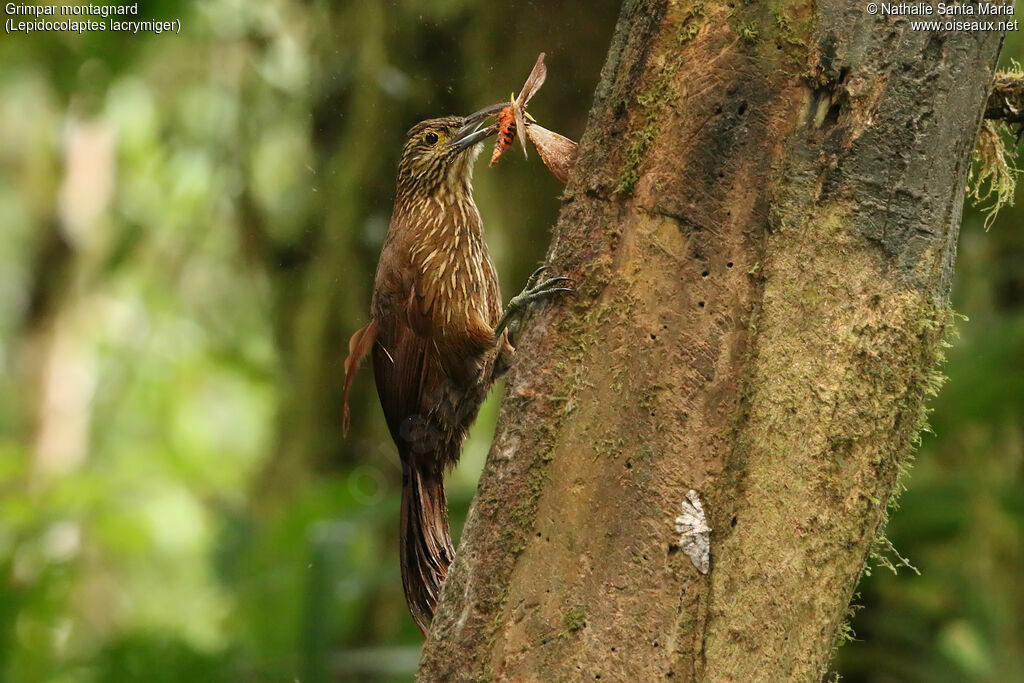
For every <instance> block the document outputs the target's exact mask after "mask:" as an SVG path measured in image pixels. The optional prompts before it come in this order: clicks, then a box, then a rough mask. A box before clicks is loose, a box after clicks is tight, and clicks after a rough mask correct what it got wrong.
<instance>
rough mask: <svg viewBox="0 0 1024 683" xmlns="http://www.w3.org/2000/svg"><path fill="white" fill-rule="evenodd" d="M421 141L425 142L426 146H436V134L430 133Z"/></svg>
mask: <svg viewBox="0 0 1024 683" xmlns="http://www.w3.org/2000/svg"><path fill="white" fill-rule="evenodd" d="M423 139H424V140H426V141H427V144H428V145H436V144H437V133H434V132H430V133H427V134H426V135H424V136H423Z"/></svg>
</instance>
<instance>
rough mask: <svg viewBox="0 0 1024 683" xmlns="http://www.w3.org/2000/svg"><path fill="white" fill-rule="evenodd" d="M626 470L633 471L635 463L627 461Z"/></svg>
mask: <svg viewBox="0 0 1024 683" xmlns="http://www.w3.org/2000/svg"><path fill="white" fill-rule="evenodd" d="M626 469H627V470H631V469H633V463H632V462H630V461H629V460H627V461H626Z"/></svg>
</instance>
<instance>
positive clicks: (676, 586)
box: [420, 0, 1001, 681]
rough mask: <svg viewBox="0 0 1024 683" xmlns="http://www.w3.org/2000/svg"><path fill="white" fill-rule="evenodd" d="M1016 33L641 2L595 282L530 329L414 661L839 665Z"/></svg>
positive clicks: (943, 309) (461, 667)
mask: <svg viewBox="0 0 1024 683" xmlns="http://www.w3.org/2000/svg"><path fill="white" fill-rule="evenodd" d="M1000 43H1001V35H999V34H997V33H971V32H949V33H942V32H940V33H936V32H924V31H920V32H915V31H912V30H911V27H910V23H909V21H904V20H895V19H892V18H884V17H876V16H870V15H868V14H867V13H866V12H865V11H864V7H863V3H860V2H854V1H853V0H841V1H840V0H826V1H825V2H819V3H810V2H786V1H777V2H773V3H767V4H761V3H753V4H749V5H748V4H743V3H739V2H735V3H734V2H724V1H719V0H705V1H703V2H701V1H699V0H698V1H696V2H678V3H676V2H663V1H657V0H647V1H644V0H636V1H631V2H627V4H626V7H625V8H624V9H623V13H622V16H621V19H620V21H619V24H618V27H617V29H616V32H615V37H614V39H613V43H612V46H611V50H610V53H609V57H608V61H607V63H606V66H605V69H604V71H603V74H602V79H601V83H600V85H599V86H598V90H597V94H596V99H595V102H594V106H593V109H592V111H591V116H590V120H589V123H588V126H587V130H586V133H585V134H584V136H583V140H582V142H581V148H580V153H581V156H580V161H579V164H578V166H577V167H576V169H575V170H574V172H573V175H572V176H571V178H570V180H569V185H568V187H567V189H566V194H565V197H564V206H563V209H562V214H561V217H560V219H559V221H558V224H557V226H556V229H555V237H554V241H553V244H552V246H551V249H550V251H549V254H548V258H549V262H550V263H551V264H552V265H553V267H554V268H555V270H557V271H559V272H562V273H566V274H568V275H570V276H572V277H573V278H575V279H576V281H577V282H578V289H579V291H578V296H577V297H576V298H575V299H574V300H572V301H564V302H559V303H556V304H549V305H546V306H545V307H543V308H542V309H541V310H538V311H536V312H535V313H534V314H533V315H532V317H531V319H529V320H527V321H526V323H525V325H524V332H523V334H522V338H521V339H520V340H519V349H520V353H519V360H518V362H517V365H516V367H515V368H514V370H513V371H512V374H511V378H510V380H509V382H508V386H507V390H506V397H505V402H504V405H503V407H502V414H501V418H500V422H499V425H498V429H497V433H496V436H495V441H494V445H493V447H492V450H491V453H490V456H489V458H488V462H487V467H486V469H485V472H484V475H483V477H482V479H481V482H480V488H479V491H478V494H477V498H476V501H475V503H474V507H473V511H472V513H471V516H470V519H469V521H468V523H467V526H466V529H465V532H464V535H463V537H462V542H461V547H460V549H459V552H458V556H457V558H456V562H455V565H454V567H453V569H452V572H451V574H450V576H449V579H448V582H447V584H446V586H445V590H444V594H443V597H442V599H441V603H440V605H439V609H438V614H437V617H436V620H435V623H434V627H433V630H432V633H431V636H430V638H429V640H428V642H427V644H426V648H425V651H424V655H423V661H422V664H421V669H420V678H421V680H583V679H595V678H604V679H606V680H637V681H640V680H643V681H646V680H656V679H660V678H665V677H667V676H671V677H673V678H674V679H675V680H787V679H795V680H808V679H815V678H819V677H821V676H822V674H823V673H824V671H825V669H826V667H827V665H828V660H829V655H830V651H831V647H832V644H833V642H834V640H835V638H836V634H837V632H838V631H839V627H840V625H841V624H842V623H843V621H844V618H845V616H846V612H847V609H848V604H849V601H850V599H851V596H852V594H853V591H854V588H855V586H856V584H857V580H858V578H859V577H860V575H861V572H862V570H863V568H864V566H865V561H866V558H867V556H868V554H869V552H870V551H871V549H872V547H873V545H874V543H875V539H876V537H877V535H878V534H879V533H880V528H881V525H882V524H883V522H884V519H885V510H886V506H887V504H888V503H889V501H890V499H891V498H892V496H893V495H894V493H895V492H896V489H897V485H898V484H897V480H898V476H899V472H900V470H901V468H902V467H903V465H904V463H905V462H906V460H907V458H908V457H909V452H910V450H911V448H912V444H913V442H914V439H915V437H916V435H917V432H918V429H919V427H920V425H921V420H922V415H923V404H924V401H925V399H926V396H927V395H928V394H929V392H930V391H932V390H933V389H934V388H935V386H936V384H937V380H936V378H937V377H938V374H937V372H936V366H937V363H938V361H939V359H940V356H941V346H942V339H943V331H944V329H945V327H946V323H947V320H948V317H949V314H948V304H947V295H948V292H949V287H950V280H951V275H952V266H953V260H954V255H955V245H956V238H957V232H958V228H959V223H960V217H961V208H962V201H963V197H964V184H965V181H966V178H967V174H968V169H969V165H970V159H971V149H972V144H973V142H974V138H975V135H976V133H977V130H978V126H979V123H980V120H981V117H982V114H983V111H984V108H985V101H986V94H987V92H988V88H989V86H990V83H991V79H992V73H993V68H994V65H995V60H996V57H997V54H998V51H999V47H1000ZM548 87H552V88H553V87H557V84H556V83H555V82H551V83H549V85H548ZM690 489H694V490H696V491H697V492H698V494H699V496H700V499H701V500H702V501H703V506H704V510H705V511H706V513H707V520H708V524H709V526H710V527H711V529H712V532H711V535H710V539H711V565H710V566H711V569H710V572H709V573H708V574H706V575H704V574H702V573H700V572H699V571H698V569H696V568H695V566H694V564H693V563H691V561H690V559H689V558H688V557H687V555H686V554H685V553H683V552H679V534H678V532H677V530H676V527H675V519H676V517H677V516H678V515H679V514H680V512H681V506H682V503H683V501H684V498H685V496H686V492H687V491H688V490H690Z"/></svg>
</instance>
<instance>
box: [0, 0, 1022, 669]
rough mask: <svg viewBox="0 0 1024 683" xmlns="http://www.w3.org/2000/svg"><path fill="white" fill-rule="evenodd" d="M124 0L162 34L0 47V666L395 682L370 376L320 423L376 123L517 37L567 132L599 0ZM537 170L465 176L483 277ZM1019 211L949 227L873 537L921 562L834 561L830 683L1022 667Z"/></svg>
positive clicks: (481, 436)
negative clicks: (956, 230)
mask: <svg viewBox="0 0 1024 683" xmlns="http://www.w3.org/2000/svg"><path fill="white" fill-rule="evenodd" d="M140 5H141V3H140ZM143 10H144V12H145V13H146V14H147V15H148V16H149V17H152V18H178V19H180V20H181V22H182V27H183V28H182V32H181V34H180V35H172V34H163V35H159V36H157V35H143V34H140V35H137V36H127V35H111V34H86V35H81V36H79V35H61V34H34V35H31V36H17V35H5V37H4V41H3V42H2V43H0V64H2V67H0V177H2V182H0V226H3V227H2V228H0V231H2V232H0V234H2V236H3V239H0V358H2V362H3V368H4V372H3V374H2V375H0V680H9V681H14V682H21V681H33V682H34V681H58V682H62V681H69V682H70V681H76V682H77V681H183V680H188V681H200V680H201V681H259V680H267V681H271V680H273V681H279V680H301V681H304V682H315V681H326V680H408V679H409V678H410V676H411V673H412V671H413V670H414V668H415V665H416V661H417V657H418V648H419V644H420V636H419V634H418V633H417V632H416V630H415V628H414V627H413V625H412V622H411V620H410V619H409V618H408V616H407V614H406V612H405V607H404V603H403V600H402V596H401V589H400V587H399V586H400V584H399V577H398V568H397V566H398V565H397V558H396V554H397V553H396V550H397V537H396V530H397V514H398V495H399V493H398V485H399V470H398V466H397V462H396V457H395V454H394V452H393V449H392V446H391V444H390V441H389V439H388V438H387V436H386V431H385V429H384V426H383V421H382V419H381V416H380V414H379V410H378V409H377V406H376V400H375V397H374V396H373V390H372V382H370V381H369V373H366V375H365V376H364V377H362V378H361V379H360V380H359V382H357V385H356V392H357V393H356V396H355V397H354V406H353V412H354V424H353V433H352V434H351V435H350V437H349V438H348V439H346V440H342V439H341V438H340V425H339V415H340V396H339V390H340V385H341V381H340V380H341V376H342V369H341V363H342V360H343V357H344V354H345V350H346V341H347V338H348V335H349V334H351V332H352V331H354V330H355V329H356V328H358V327H359V326H361V325H362V324H363V323H364V322H365V320H366V315H367V309H368V302H369V290H370V286H371V283H372V273H373V270H374V268H375V265H376V257H377V254H378V251H379V248H380V241H381V239H382V237H383V233H384V230H385V228H386V225H387V221H388V217H389V214H390V208H391V191H392V181H393V174H394V166H395V163H396V160H397V154H398V151H399V147H400V144H401V141H402V133H403V132H404V130H405V129H406V128H407V127H408V126H409V125H410V124H412V123H414V122H415V121H417V120H419V119H421V118H426V117H429V116H435V115H440V114H445V113H465V112H468V111H472V110H475V109H477V108H479V107H481V106H484V105H487V104H490V103H492V102H495V101H498V100H501V99H504V98H505V97H507V95H508V93H509V91H510V90H511V89H514V88H517V87H518V86H519V84H520V83H521V82H522V78H523V76H524V74H525V73H526V72H527V71H528V70H529V68H530V66H531V65H532V63H533V60H534V59H535V57H536V55H537V53H538V52H540V51H542V50H544V51H547V52H548V59H547V62H548V65H549V69H550V74H551V78H550V82H549V84H548V86H547V87H546V88H545V89H544V91H543V92H542V93H541V94H540V95H539V96H538V97H537V99H536V101H535V103H534V104H533V106H532V107H531V111H532V112H533V113H534V114H535V115H536V116H537V117H538V118H539V119H540V120H541V121H542V122H545V123H548V122H550V126H551V127H552V128H556V129H558V130H560V131H563V132H565V133H566V134H568V135H570V136H573V137H578V136H579V134H580V132H581V131H582V129H583V124H584V121H585V116H586V112H587V110H588V109H589V105H590V101H591V94H592V92H593V88H594V85H595V84H596V82H597V77H598V72H599V70H600V67H601V65H602V62H603V59H604V54H605V51H606V49H607V46H608V42H609V39H610V36H611V32H612V28H613V26H614V21H615V18H616V15H617V11H618V3H616V2H611V1H603V2H599V3H569V2H545V3H540V2H535V3H530V2H526V3H524V2H512V3H501V4H496V3H481V2H473V1H471V0H444V1H442V2H422V1H415V0H395V1H392V2H385V3H360V2H344V3H331V2H326V1H325V0H319V1H317V0H308V1H306V2H297V1H294V0H268V1H267V2H261V3H244V2H242V1H241V0H208V1H207V2H204V3H181V2H169V1H167V0H154V1H153V2H148V3H145V5H144V7H143ZM1021 49H1022V46H1021V43H1020V38H1019V37H1018V36H1016V35H1012V36H1010V37H1009V38H1008V41H1007V49H1006V51H1005V52H1006V55H1005V56H1006V58H1007V59H1009V58H1010V57H1013V56H1020V54H1021ZM538 164H539V161H538V160H537V159H536V157H535V155H532V156H531V159H530V160H529V161H527V162H524V161H522V160H521V159H515V158H514V155H508V160H506V161H503V162H502V164H501V166H499V167H498V168H497V169H492V170H487V171H484V170H483V169H481V170H480V171H479V172H478V173H477V182H476V195H477V200H478V203H479V204H480V207H481V213H482V214H483V216H484V219H485V224H486V226H487V230H488V239H489V242H490V244H491V248H492V251H493V252H494V256H495V259H496V261H497V263H498V268H499V271H500V275H501V279H502V282H503V283H505V288H506V289H507V290H509V289H517V283H521V282H522V281H523V280H524V279H525V277H526V275H527V274H528V273H529V272H530V271H531V270H532V269H533V268H534V266H535V264H536V262H537V261H538V260H539V259H540V258H541V257H542V255H543V253H544V251H545V248H546V244H547V231H548V229H549V227H550V226H551V225H552V224H553V222H554V218H555V216H556V214H557V211H558V208H559V207H558V200H557V196H558V193H559V191H560V185H559V184H558V182H557V181H555V180H554V179H552V178H551V177H549V176H548V174H547V173H545V172H542V171H539V167H538ZM1021 217H1022V214H1021V212H1020V211H1019V210H1006V211H1004V212H1003V214H1002V215H1001V216H1000V217H999V219H998V220H997V222H996V223H995V225H994V226H993V228H992V230H991V231H990V232H989V233H988V234H985V233H983V232H982V230H981V229H980V225H981V222H980V219H979V217H978V215H977V214H976V213H975V212H969V213H968V216H967V219H966V221H965V226H964V231H963V234H962V237H961V245H960V247H961V254H960V260H959V263H958V268H957V281H956V284H955V301H956V306H957V309H958V310H959V311H961V312H962V313H964V314H966V315H967V316H968V317H969V318H970V320H969V322H964V323H962V324H961V325H960V332H961V334H960V339H959V340H958V341H957V342H956V345H955V346H954V348H953V349H951V351H950V353H949V358H950V362H949V365H948V367H947V373H948V375H949V377H950V381H949V383H948V385H947V386H946V388H945V390H944V391H943V392H942V394H941V395H940V397H939V399H938V400H937V401H936V402H935V406H934V407H935V411H934V413H933V415H932V420H931V423H932V425H933V427H934V431H935V433H936V436H926V437H925V439H924V445H923V447H922V449H921V451H920V453H919V455H918V459H917V460H918V462H917V465H916V466H915V468H914V470H913V472H912V474H911V477H910V478H909V481H908V482H907V483H908V485H909V487H910V488H909V491H908V492H907V493H906V494H904V496H903V498H902V501H901V509H900V510H899V511H898V512H897V513H896V514H895V515H894V516H893V522H892V524H891V527H890V538H891V539H892V540H893V542H894V544H895V546H896V547H897V548H898V549H899V551H900V552H901V553H902V554H903V555H906V556H908V557H909V559H910V560H911V562H913V563H914V564H915V565H916V566H917V567H918V568H919V569H920V570H921V576H917V575H915V574H913V573H911V572H907V571H904V572H902V573H901V574H900V575H899V576H892V575H890V574H888V572H885V571H883V570H875V571H874V572H873V574H872V576H871V577H870V578H868V579H867V580H865V581H864V583H863V584H862V586H861V595H860V597H859V599H858V603H859V604H861V605H863V606H864V608H863V609H861V610H859V611H858V613H857V616H856V618H855V619H854V621H853V623H852V626H853V628H854V630H855V632H856V638H857V640H856V641H855V642H853V643H852V644H850V645H848V646H846V647H844V648H843V649H842V650H841V651H840V654H839V657H838V662H837V664H838V667H839V669H840V670H841V671H842V672H843V674H844V676H845V677H846V678H847V679H849V680H878V681H889V680H893V681H897V680H900V681H902V680H913V681H916V680H920V681H960V680H977V681H1003V680H1011V679H1016V680H1024V668H1022V667H1024V665H1022V661H1024V658H1022V657H1020V652H1021V651H1022V648H1024V619H1022V615H1024V589H1022V588H1021V586H1020V582H1019V581H1018V578H1019V577H1020V576H1021V575H1022V573H1024V551H1022V546H1021V540H1020V539H1021V537H1022V532H1024V529H1022V526H1024V494H1022V493H1021V484H1022V453H1024V434H1022V430H1021V424H1022V420H1021V408H1022V406H1024V376H1022V375H1024V268H1022V265H1024V233H1022V232H1021V231H1020V230H1019V229H1018V228H1017V225H1018V222H1019V221H1020V219H1021ZM499 395H500V391H496V392H495V394H494V396H492V400H490V401H489V402H488V403H487V405H486V406H485V408H484V411H483V413H482V416H481V419H480V420H479V422H478V425H477V427H476V428H475V430H474V432H473V435H472V437H471V440H470V442H469V443H468V445H467V448H466V451H465V455H464V457H463V462H462V464H461V465H460V467H459V469H458V470H457V471H456V473H455V474H454V476H453V477H452V482H451V486H450V497H451V502H452V507H453V515H454V518H455V519H454V522H455V526H456V530H457V529H458V527H459V526H460V525H461V520H462V518H463V517H464V515H465V512H466V509H467V507H468V504H469V500H470V498H471V496H472V492H473V489H474V485H475V481H476V477H477V475H478V473H479V471H480V469H481V467H482V466H483V460H484V457H485V454H486V450H487V446H488V442H489V438H490V433H491V430H492V429H493V424H494V417H495V410H496V398H497V396H499Z"/></svg>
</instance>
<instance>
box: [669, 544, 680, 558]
mask: <svg viewBox="0 0 1024 683" xmlns="http://www.w3.org/2000/svg"><path fill="white" fill-rule="evenodd" d="M678 552H679V546H677V545H676V544H675V543H669V544H668V554H669V556H670V557H671V556H672V555H675V554H676V553H678Z"/></svg>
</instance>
